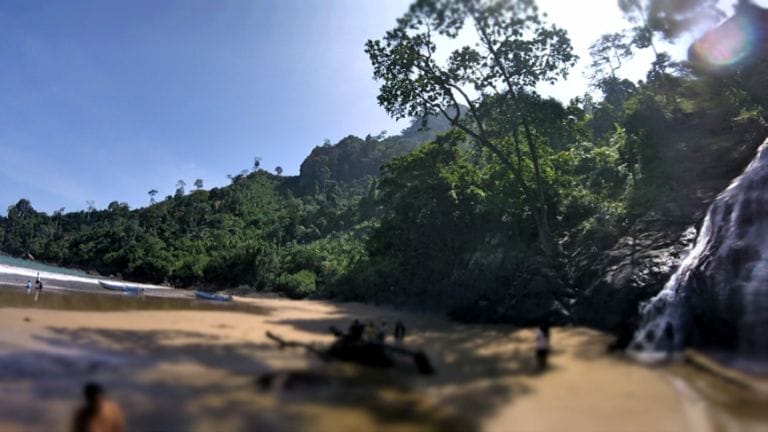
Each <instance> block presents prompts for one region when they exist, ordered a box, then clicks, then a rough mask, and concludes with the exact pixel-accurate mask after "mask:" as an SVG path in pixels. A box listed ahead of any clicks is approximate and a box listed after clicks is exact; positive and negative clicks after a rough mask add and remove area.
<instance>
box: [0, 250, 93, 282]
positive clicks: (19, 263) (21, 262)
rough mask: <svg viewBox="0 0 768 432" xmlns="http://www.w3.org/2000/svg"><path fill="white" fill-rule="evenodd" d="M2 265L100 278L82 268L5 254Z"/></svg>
mask: <svg viewBox="0 0 768 432" xmlns="http://www.w3.org/2000/svg"><path fill="white" fill-rule="evenodd" d="M0 265H9V266H14V267H23V268H27V269H31V270H37V271H41V272H42V271H44V272H50V273H58V274H63V275H69V276H80V277H87V278H92V279H97V278H99V277H98V276H92V275H89V274H88V273H86V272H84V271H82V270H74V269H68V268H63V267H56V266H52V265H48V264H43V263H41V262H37V261H30V260H25V259H20V258H12V257H9V256H5V255H0Z"/></svg>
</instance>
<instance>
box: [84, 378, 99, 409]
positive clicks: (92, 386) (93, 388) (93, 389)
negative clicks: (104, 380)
mask: <svg viewBox="0 0 768 432" xmlns="http://www.w3.org/2000/svg"><path fill="white" fill-rule="evenodd" d="M103 395H104V388H103V387H101V385H99V384H97V383H95V382H89V383H87V384H86V385H84V386H83V396H85V401H86V402H87V403H88V404H89V405H93V404H95V403H96V402H98V401H99V399H101V397H102V396H103Z"/></svg>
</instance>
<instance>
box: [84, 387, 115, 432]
mask: <svg viewBox="0 0 768 432" xmlns="http://www.w3.org/2000/svg"><path fill="white" fill-rule="evenodd" d="M83 395H84V396H85V405H83V406H82V407H80V409H78V410H77V413H75V419H74V422H73V424H72V432H125V421H124V420H123V412H122V411H121V410H120V407H118V406H117V404H116V403H114V402H112V401H111V400H109V399H107V398H106V397H105V396H104V389H103V388H102V387H101V386H100V385H99V384H96V383H88V384H86V385H85V387H83Z"/></svg>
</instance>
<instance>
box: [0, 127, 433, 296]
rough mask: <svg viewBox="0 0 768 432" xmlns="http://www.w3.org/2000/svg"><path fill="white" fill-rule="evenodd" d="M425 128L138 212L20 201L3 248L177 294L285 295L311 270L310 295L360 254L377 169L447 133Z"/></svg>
mask: <svg viewBox="0 0 768 432" xmlns="http://www.w3.org/2000/svg"><path fill="white" fill-rule="evenodd" d="M417 123H418V124H417ZM420 123H421V122H414V125H413V126H412V127H410V128H408V129H406V131H404V132H405V133H404V134H403V135H396V136H391V137H386V138H384V137H376V138H374V137H370V136H368V137H366V138H365V139H360V138H357V137H355V136H348V137H346V138H344V139H342V140H341V141H340V142H339V143H337V144H335V145H330V144H328V145H325V146H322V147H317V148H315V149H314V150H313V151H312V153H311V154H310V155H309V156H308V157H307V159H306V160H305V161H304V163H303V164H302V170H301V174H300V175H299V176H297V177H282V176H277V175H272V174H270V173H268V172H266V171H263V170H257V171H255V172H253V173H250V174H247V175H240V176H236V177H234V178H233V179H232V184H231V185H229V186H226V187H222V188H214V189H211V190H202V189H198V190H194V191H192V192H190V193H186V194H185V193H183V191H181V190H180V191H178V192H177V194H176V195H175V196H169V197H167V198H166V199H165V200H163V201H161V202H158V203H156V204H153V205H150V206H149V207H146V208H141V209H136V210H129V209H128V207H127V205H125V204H120V203H119V202H117V201H115V202H113V203H111V204H110V205H109V206H108V208H107V209H105V210H100V211H96V210H89V211H80V212H72V213H60V212H57V213H56V214H54V215H50V216H49V215H46V214H44V213H40V212H37V211H35V210H34V208H33V206H32V204H31V203H30V202H29V201H28V200H26V199H22V200H20V201H19V202H18V203H17V204H16V205H15V206H12V207H11V208H9V210H8V215H7V217H6V218H2V217H0V227H1V228H2V229H0V250H3V251H4V252H6V253H8V254H11V255H15V256H26V255H27V254H31V255H33V256H34V257H36V258H37V259H39V260H43V261H47V262H51V263H55V264H58V265H63V266H71V267H77V268H81V269H85V270H89V271H97V272H99V273H101V274H104V275H113V274H114V275H117V274H119V275H121V276H123V277H125V278H130V279H134V280H140V281H148V282H156V283H162V282H168V283H172V284H174V285H180V286H190V285H199V284H208V285H216V286H219V287H230V286H235V285H248V286H251V287H253V288H255V289H265V288H275V287H278V288H279V287H283V288H285V289H290V288H291V286H293V285H296V284H299V283H300V282H299V279H296V278H293V279H292V278H291V277H292V276H293V275H294V274H299V275H300V276H303V277H304V278H305V279H306V278H307V275H308V274H309V272H312V275H311V276H310V279H312V281H311V285H312V288H314V285H315V281H314V279H315V278H317V277H319V278H320V281H319V282H320V283H325V280H326V279H328V278H329V277H330V278H334V277H336V276H337V275H336V273H340V272H342V271H343V267H344V265H346V262H345V260H346V259H348V258H349V257H348V255H349V253H347V252H350V253H351V249H356V250H358V252H359V250H360V249H361V248H362V245H361V243H360V241H359V238H358V237H359V234H358V231H361V230H364V227H357V226H358V225H360V224H363V223H364V222H366V221H367V220H369V219H370V218H371V217H372V216H373V215H374V213H375V206H376V204H375V203H374V202H373V201H374V200H375V193H376V183H375V181H374V178H375V177H376V176H378V175H379V173H380V167H381V166H382V165H383V164H385V163H386V162H387V161H388V160H390V159H392V158H393V157H396V156H399V155H403V154H405V153H408V152H409V151H411V150H413V149H414V148H416V147H417V146H418V145H420V144H422V143H423V142H424V141H423V140H427V139H429V138H431V137H433V136H434V135H435V134H436V133H438V132H442V131H444V130H445V127H446V126H445V124H444V123H440V122H438V121H434V122H429V124H428V125H427V126H426V127H427V128H429V132H426V131H419V128H420V126H421V124H420ZM355 227H357V228H355ZM352 245H354V246H352ZM348 250H349V251H348ZM340 252H341V253H340ZM336 261H339V262H336ZM302 270H303V271H304V272H303V273H301V271H302ZM281 277H282V278H281ZM294 279H295V280H294ZM303 282H306V281H303ZM281 283H282V285H281ZM292 284H293V285H292ZM305 285H307V283H305ZM310 291H312V290H307V293H308V292H310Z"/></svg>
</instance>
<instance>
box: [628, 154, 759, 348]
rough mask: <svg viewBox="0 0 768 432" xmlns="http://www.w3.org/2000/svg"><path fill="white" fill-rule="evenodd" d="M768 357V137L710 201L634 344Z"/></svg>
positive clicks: (644, 314)
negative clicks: (696, 232)
mask: <svg viewBox="0 0 768 432" xmlns="http://www.w3.org/2000/svg"><path fill="white" fill-rule="evenodd" d="M688 346H694V347H698V348H704V349H712V350H718V351H727V352H730V353H733V354H735V355H737V356H739V357H743V358H750V359H756V360H759V361H761V362H762V361H765V360H768V140H766V141H765V142H764V143H763V145H762V146H761V147H760V148H759V149H758V152H757V156H756V157H755V159H754V160H753V161H752V162H751V163H750V164H749V166H748V167H747V169H746V170H745V171H744V173H743V174H742V175H741V176H740V177H738V178H737V179H736V180H734V181H733V182H732V183H731V184H730V186H728V188H727V189H726V190H725V191H723V192H722V193H721V194H720V195H719V196H718V197H717V198H716V199H715V201H714V202H713V203H712V205H711V206H710V208H709V210H708V212H707V216H706V218H705V219H704V223H703V224H702V227H701V230H700V232H699V235H698V238H697V239H696V243H695V245H694V247H693V249H691V251H690V253H689V254H688V256H687V257H686V258H685V260H683V262H682V264H681V265H680V267H679V268H678V270H677V272H675V274H674V275H673V276H672V277H671V278H670V280H669V281H668V282H667V284H666V285H665V286H664V288H663V289H662V291H661V292H660V293H659V294H658V295H657V296H656V297H654V298H653V299H651V300H650V301H649V302H648V303H647V304H645V305H643V306H642V308H641V325H640V327H639V329H638V331H637V332H636V333H635V337H634V340H633V342H632V344H631V345H630V350H632V351H633V352H635V353H641V354H642V353H644V354H646V355H647V356H649V357H654V354H659V355H661V354H664V355H666V354H671V353H673V352H675V351H679V350H680V349H681V348H683V347H688Z"/></svg>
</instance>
